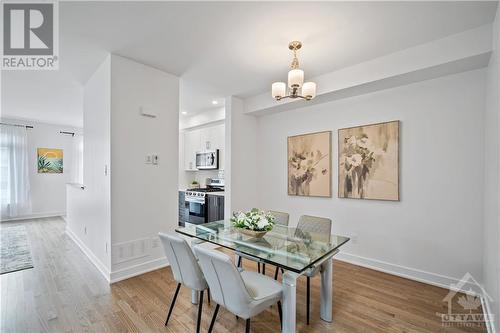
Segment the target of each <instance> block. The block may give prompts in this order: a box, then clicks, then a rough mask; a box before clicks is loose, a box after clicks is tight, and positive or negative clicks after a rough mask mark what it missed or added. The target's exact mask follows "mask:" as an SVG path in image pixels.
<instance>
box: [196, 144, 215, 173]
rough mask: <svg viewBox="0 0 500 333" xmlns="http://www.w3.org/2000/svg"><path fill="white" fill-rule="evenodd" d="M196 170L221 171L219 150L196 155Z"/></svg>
mask: <svg viewBox="0 0 500 333" xmlns="http://www.w3.org/2000/svg"><path fill="white" fill-rule="evenodd" d="M196 169H198V170H216V169H219V149H216V150H210V151H203V152H199V153H196Z"/></svg>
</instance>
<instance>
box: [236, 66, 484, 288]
mask: <svg viewBox="0 0 500 333" xmlns="http://www.w3.org/2000/svg"><path fill="white" fill-rule="evenodd" d="M484 100H485V71H484V70H476V71H471V72H466V73H462V74H456V75H452V76H446V77H442V78H439V79H434V80H430V81H424V82H421V83H415V84H411V85H406V86H401V87H398V88H393V89H388V90H384V91H380V92H376V93H372V94H367V95H361V96H357V97H352V98H347V99H342V100H338V101H335V102H329V103H325V104H320V105H314V106H311V107H304V108H301V109H297V110H293V111H288V112H283V113H279V114H275V115H270V116H264V117H261V118H259V119H258V129H257V138H258V141H257V149H256V152H257V153H256V154H255V156H256V157H257V158H258V159H257V162H256V163H254V164H253V165H252V167H253V166H255V167H256V168H257V174H256V178H255V179H256V181H257V194H258V196H257V198H258V205H259V206H260V207H264V208H268V209H275V210H281V211H287V212H290V213H291V216H290V217H291V224H292V225H293V224H295V223H296V221H297V220H298V218H299V216H300V215H301V214H310V215H318V216H325V217H329V218H332V220H333V221H334V227H333V232H334V233H338V234H343V235H350V236H355V237H354V238H356V239H355V240H354V241H351V242H350V244H348V245H347V246H346V247H345V248H344V249H343V252H344V256H343V258H344V259H346V260H350V261H353V262H356V263H361V264H364V265H372V266H374V267H377V268H379V269H384V270H388V271H392V272H394V273H398V274H402V275H405V274H407V275H411V276H412V277H413V278H416V279H420V280H425V281H429V282H432V283H435V284H441V285H445V286H446V285H447V284H448V283H450V282H452V281H454V279H459V278H461V277H462V275H463V274H464V273H465V272H470V273H472V274H473V275H474V277H476V279H479V280H480V279H481V277H482V265H481V260H480V258H481V257H482V226H481V224H482V217H483V207H482V198H483V165H484V163H483V158H484V149H483V129H484V123H483V112H484V108H485V105H484V104H485V103H484ZM389 120H400V121H401V142H400V144H401V146H400V152H401V164H400V170H401V174H400V179H401V183H400V189H401V201H400V202H384V201H372V200H365V201H360V200H353V199H339V198H337V147H338V145H337V129H339V128H344V127H350V126H356V125H363V124H370V123H377V122H382V121H389ZM324 130H331V131H332V132H333V133H332V134H333V135H332V137H333V140H332V141H333V142H332V151H333V161H332V166H333V170H332V173H333V175H332V180H333V182H332V184H333V189H332V193H333V197H332V198H307V197H293V196H288V195H287V156H286V154H287V149H286V146H287V137H288V136H290V135H296V134H302V133H310V132H317V131H324ZM233 131H234V128H233ZM233 144H235V141H233ZM234 151H235V149H234V148H233V149H232V152H233V153H234ZM255 156H254V155H251V156H249V158H248V159H247V160H250V161H251V160H252V159H253V158H254V157H255ZM232 161H233V162H234V159H232ZM236 170H238V168H236V167H234V166H233V168H232V172H233V173H234V172H236ZM232 182H233V189H232V190H233V191H234V190H235V188H237V186H236V184H234V183H235V179H234V177H232ZM247 186H248V184H247ZM242 198H243V197H241V198H240V200H241V199H242ZM232 200H233V201H235V200H238V198H235V197H234V196H233V197H232Z"/></svg>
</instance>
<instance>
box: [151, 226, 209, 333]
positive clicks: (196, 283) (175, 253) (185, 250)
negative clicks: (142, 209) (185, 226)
mask: <svg viewBox="0 0 500 333" xmlns="http://www.w3.org/2000/svg"><path fill="white" fill-rule="evenodd" d="M158 236H159V237H160V240H161V242H162V245H163V249H164V250H165V254H166V255H167V258H168V262H169V263H170V267H171V268H172V273H173V275H174V279H175V281H177V289H176V290H175V294H174V297H173V299H172V303H171V304H170V308H169V310H168V314H167V319H166V320H165V326H167V324H168V320H169V319H170V316H171V315H172V310H173V309H174V305H175V301H176V299H177V295H178V294H179V289H180V288H181V285H184V286H186V287H188V288H189V289H191V290H195V291H198V292H199V295H200V298H199V303H198V320H197V322H196V332H197V333H199V332H200V324H201V313H202V308H203V292H204V290H205V289H207V288H208V284H207V281H206V280H205V277H204V275H203V272H202V271H201V269H200V266H199V265H198V261H197V259H196V257H195V256H194V253H193V251H191V247H190V246H189V244H188V243H187V242H186V240H185V239H184V238H181V237H179V236H177V235H169V234H164V233H159V234H158ZM208 297H209V298H210V294H209V295H208ZM209 301H210V300H209Z"/></svg>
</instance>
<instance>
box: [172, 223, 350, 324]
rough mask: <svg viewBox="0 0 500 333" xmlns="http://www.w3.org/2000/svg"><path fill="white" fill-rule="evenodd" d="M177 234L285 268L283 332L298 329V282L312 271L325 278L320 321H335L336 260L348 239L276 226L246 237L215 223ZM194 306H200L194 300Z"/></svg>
mask: <svg viewBox="0 0 500 333" xmlns="http://www.w3.org/2000/svg"><path fill="white" fill-rule="evenodd" d="M176 232H178V233H180V234H182V235H185V236H188V237H192V238H195V239H196V241H195V242H193V243H194V244H197V243H203V242H208V243H212V244H215V245H218V246H221V247H224V248H227V249H230V250H233V251H235V254H237V253H243V254H246V255H248V256H251V257H254V258H255V260H256V261H260V262H263V263H267V264H271V265H275V266H277V267H280V268H282V269H283V270H284V271H285V273H284V274H283V279H282V283H283V301H282V303H283V328H282V332H285V333H291V332H295V329H296V292H297V287H296V286H297V278H298V277H299V276H300V275H302V274H304V273H305V272H307V271H310V270H319V272H320V275H321V306H320V318H321V319H322V320H324V321H328V322H331V321H332V298H333V295H332V294H333V289H332V283H333V275H332V269H333V267H332V260H333V256H334V255H335V254H337V253H338V251H339V248H340V247H341V246H342V245H344V244H345V243H347V242H348V241H349V238H348V237H344V236H338V235H328V234H323V233H316V232H306V231H304V230H302V229H298V228H292V227H287V226H282V225H275V226H274V228H273V230H271V231H269V232H267V233H266V234H265V235H264V237H262V238H256V237H251V236H247V235H244V234H242V233H240V232H239V231H238V229H237V228H235V227H233V226H232V223H231V221H230V220H223V221H215V222H210V223H205V224H199V225H188V226H186V227H182V228H177V229H176ZM193 302H196V301H195V299H194V298H193Z"/></svg>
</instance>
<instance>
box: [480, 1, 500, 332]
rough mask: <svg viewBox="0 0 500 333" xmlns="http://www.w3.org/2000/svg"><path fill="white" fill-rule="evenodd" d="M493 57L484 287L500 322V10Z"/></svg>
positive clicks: (488, 106) (489, 74)
mask: <svg viewBox="0 0 500 333" xmlns="http://www.w3.org/2000/svg"><path fill="white" fill-rule="evenodd" d="M493 48H494V51H493V54H492V56H491V59H490V63H489V67H488V71H487V100H486V114H485V124H486V126H485V136H484V138H485V141H484V146H485V175H484V185H485V189H484V260H483V271H484V284H485V288H486V292H487V293H488V294H489V295H490V296H491V298H492V301H491V302H489V305H490V311H492V312H493V313H494V314H495V317H496V327H497V328H499V326H500V325H499V324H498V320H500V306H499V304H498V303H499V302H500V244H499V240H500V208H499V207H500V135H499V132H500V6H499V7H498V10H497V14H496V19H495V23H494V35H493Z"/></svg>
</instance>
